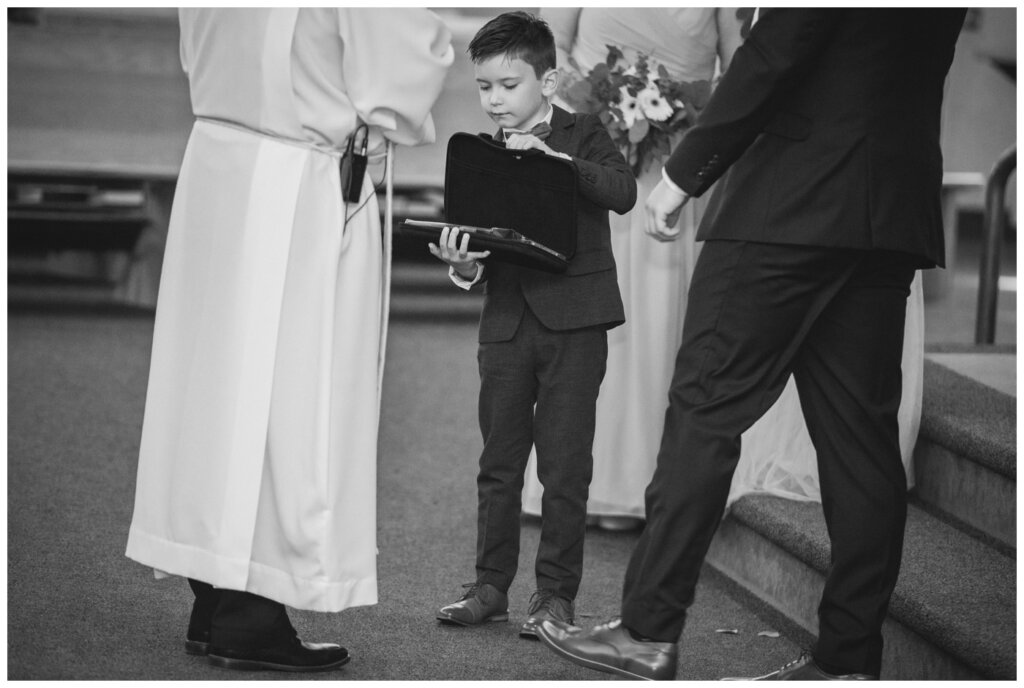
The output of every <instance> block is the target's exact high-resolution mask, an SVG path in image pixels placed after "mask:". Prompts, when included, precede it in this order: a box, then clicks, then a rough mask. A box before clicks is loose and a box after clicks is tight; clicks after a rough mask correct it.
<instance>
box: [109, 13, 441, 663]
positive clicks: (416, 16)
mask: <svg viewBox="0 0 1024 688" xmlns="http://www.w3.org/2000/svg"><path fill="white" fill-rule="evenodd" d="M180 23H181V59H182V64H183V66H184V69H185V71H186V72H187V74H188V79H189V88H190V95H191V101H192V108H193V111H194V114H195V117H196V121H195V125H194V127H193V130H192V133H191V137H190V139H189V143H188V147H187V149H186V152H185V157H184V160H183V162H182V166H181V172H180V176H179V179H178V185H177V190H176V195H175V199H174V204H173V210H172V213H171V219H170V228H169V233H168V239H167V247H166V254H165V259H164V264H163V271H162V275H161V283H160V291H159V297H158V303H157V311H156V323H155V330H154V338H153V350H152V360H151V364H150V366H151V367H150V377H149V387H148V391H147V398H146V409H145V418H144V422H143V428H142V439H141V447H140V454H139V466H138V477H137V486H136V494H135V510H134V514H133V518H132V523H131V528H130V532H129V537H128V545H127V552H126V554H127V556H128V557H130V558H131V559H134V560H136V561H138V562H140V563H142V564H144V565H146V566H149V567H152V568H153V569H155V570H156V571H157V575H158V577H160V576H163V575H165V574H172V575H177V576H183V577H187V578H188V579H190V582H191V583H192V584H193V589H194V590H195V591H196V592H197V599H196V605H195V606H194V607H193V618H192V622H191V623H190V626H189V633H188V635H187V644H186V649H187V650H188V651H189V652H191V653H193V654H208V655H209V657H210V661H211V662H212V663H215V664H219V665H220V666H228V667H235V668H270V669H286V670H315V669H321V668H333V666H338V665H340V664H343V663H344V662H345V661H348V656H347V652H345V651H344V649H343V648H338V647H337V646H331V647H330V648H328V647H326V646H314V645H311V644H306V643H302V642H301V641H299V640H298V639H297V638H295V637H294V636H295V633H294V630H290V633H289V632H288V631H289V629H291V626H290V623H289V622H288V620H287V616H286V615H285V614H284V605H288V606H291V607H294V608H298V609H306V610H315V611H321V612H337V611H340V610H343V609H346V608H348V607H352V606H357V605H370V604H375V603H376V602H377V576H376V501H375V494H376V461H377V429H378V416H379V406H380V382H381V372H382V365H383V352H384V346H385V341H384V340H385V336H386V298H387V293H388V286H389V285H388V284H387V281H388V275H389V274H390V273H389V270H388V265H387V261H388V260H389V258H390V256H389V255H388V251H387V250H386V249H385V248H384V247H385V246H389V243H387V242H385V241H382V235H381V228H380V216H379V211H378V207H377V201H376V195H375V191H374V186H373V180H372V179H371V178H370V175H369V174H366V175H364V178H363V183H362V191H361V196H360V198H359V200H358V201H352V202H345V201H344V200H343V198H342V193H341V181H340V173H339V162H340V159H341V156H342V153H343V152H344V150H345V147H346V143H347V142H348V140H349V137H351V136H353V134H354V133H356V131H357V128H361V126H362V125H364V124H365V125H366V129H367V130H368V152H369V154H370V155H371V156H373V155H379V154H382V153H383V151H384V149H385V144H386V142H391V143H393V144H399V145H416V144H421V143H428V142H431V141H433V139H434V124H433V120H432V119H431V116H430V109H431V107H432V105H433V104H434V102H435V100H436V99H437V98H438V96H439V95H440V93H441V88H442V83H443V81H444V78H445V74H446V72H447V70H448V68H449V66H450V65H451V64H452V61H453V57H454V56H453V50H452V47H451V44H450V43H451V34H450V32H449V31H448V29H447V28H446V27H445V26H444V24H443V23H442V22H441V20H440V19H439V18H438V17H437V16H436V15H434V14H433V13H431V12H428V11H427V10H423V9H372V8H358V9H333V8H313V9H298V8H284V9H269V8H266V9H263V8H261V9H192V8H189V9H182V10H180ZM362 135H363V131H362V130H360V132H359V138H358V143H360V144H361V141H362ZM225 596H230V597H232V599H233V600H234V604H235V606H239V605H241V606H242V607H245V606H246V605H248V607H247V608H248V611H247V612H245V613H243V614H241V616H238V615H236V617H237V618H235V619H234V620H232V619H229V618H227V617H228V616H230V614H231V610H230V609H227V607H230V606H231V605H228V604H227V602H225V599H224V598H225ZM240 600H241V602H240ZM254 605H255V607H259V606H260V605H263V607H264V611H265V612H266V613H263V614H262V615H260V614H258V613H256V612H254V611H253V610H254V609H255V607H254ZM218 607H219V608H220V612H218V611H217V609H218ZM221 612H223V616H224V617H225V618H223V619H222V618H221ZM282 615H283V616H282ZM197 617H198V618H197ZM256 617H259V618H260V619H263V620H264V621H266V620H267V619H270V621H267V623H269V624H270V625H271V626H273V628H272V629H270V630H268V631H267V632H266V633H263V634H262V636H261V637H260V638H256V636H257V635H260V634H259V633H257V630H258V628H257V629H256V630H254V626H253V624H254V623H255V624H256V626H257V627H258V626H259V623H257V622H255V621H254V618H256ZM282 618H283V621H282ZM211 619H212V621H211ZM232 624H234V628H232ZM242 627H245V628H248V630H249V631H251V632H250V633H248V634H247V633H246V632H243V630H240V629H241V628H242ZM211 628H212V635H211V630H210V629H211ZM218 629H220V630H218ZM235 631H237V632H235ZM219 633H220V636H218V634H219ZM218 638H220V639H218ZM271 643H277V645H278V647H277V649H276V650H275V651H276V652H277V653H278V654H276V655H275V654H273V652H271V651H270V650H267V649H266V647H263V648H260V647H256V646H257V645H260V644H262V645H268V644H271ZM282 648H283V649H282ZM327 665H331V666H327Z"/></svg>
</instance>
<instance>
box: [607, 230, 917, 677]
mask: <svg viewBox="0 0 1024 688" xmlns="http://www.w3.org/2000/svg"><path fill="white" fill-rule="evenodd" d="M913 260H914V259H913V258H912V257H910V256H907V255H905V254H900V253H895V252H888V251H861V250H852V249H827V248H817V247H802V246H793V245H780V244H763V243H755V242H744V241H708V242H706V244H705V246H704V248H703V250H702V252H701V255H700V258H699V260H698V263H697V266H696V268H695V272H694V276H693V281H692V283H691V286H690V292H689V306H688V310H687V313H686V320H685V323H684V329H683V342H682V345H681V347H680V350H679V354H678V357H677V359H676V365H675V372H674V377H673V381H672V386H671V388H670V391H669V408H668V411H667V412H666V416H665V431H664V434H663V439H662V445H661V450H660V452H659V455H658V461H657V469H656V471H655V474H654V477H653V479H652V480H651V483H650V485H649V486H648V488H647V493H646V509H647V520H648V525H647V528H646V529H645V530H644V532H643V533H642V535H641V537H640V541H639V543H638V545H637V548H636V550H635V551H634V553H633V556H632V559H631V561H630V564H629V568H628V570H627V573H626V579H625V586H624V593H623V606H622V613H623V617H622V618H623V623H624V624H625V625H626V626H627V627H628V628H631V629H632V630H634V631H636V632H638V633H641V634H643V635H645V636H647V637H650V638H652V639H654V640H660V641H671V642H675V641H676V640H677V639H678V638H679V636H680V633H681V631H682V628H683V624H684V621H685V617H686V610H687V608H688V607H689V606H690V605H691V604H692V602H693V598H694V590H695V587H696V583H697V578H698V576H699V573H700V568H701V565H702V563H703V561H704V557H705V555H706V553H707V550H708V547H709V545H710V542H711V539H712V537H713V535H714V533H715V530H716V528H717V526H718V523H719V521H720V520H721V518H722V515H723V511H724V507H725V502H726V498H727V495H728V492H729V486H730V482H731V479H732V475H733V472H734V470H735V468H736V464H737V462H738V460H739V454H740V440H739V437H740V435H741V434H742V433H743V432H744V431H745V430H746V429H747V428H749V427H750V426H751V425H752V424H753V423H754V422H755V421H756V420H757V419H758V418H760V417H761V415H763V414H764V412H765V411H767V409H768V408H770V407H771V405H772V404H773V403H774V402H775V400H776V399H777V398H778V397H779V395H780V394H781V393H782V390H783V388H784V386H785V384H786V381H787V379H788V376H789V375H790V374H792V375H793V376H794V378H795V380H796V384H797V389H798V391H799V395H800V402H801V406H802V407H803V412H804V416H805V419H806V421H807V426H808V431H809V434H810V436H811V440H812V442H813V444H814V446H815V449H816V451H817V454H818V467H819V474H820V481H821V493H822V506H823V509H824V514H825V520H826V524H827V526H828V530H829V535H830V537H831V541H832V566H831V567H830V569H829V573H828V578H827V580H826V584H825V591H824V594H823V598H822V602H821V606H820V608H819V617H820V632H819V641H818V646H817V648H816V650H815V653H814V656H815V659H816V660H817V661H818V662H819V663H820V664H822V666H823V667H825V668H827V669H828V670H834V671H836V672H837V673H848V672H863V673H867V674H872V675H876V676H877V675H878V674H879V669H880V665H881V647H882V638H881V624H882V620H883V619H884V617H885V614H886V610H887V607H888V602H889V598H890V596H891V594H892V590H893V587H894V586H895V583H896V578H897V576H898V573H899V565H900V557H901V553H902V546H903V530H904V524H905V521H906V490H907V487H906V476H905V474H904V469H903V465H902V461H901V458H900V448H899V436H898V425H897V411H898V408H899V402H900V392H901V372H900V362H901V357H902V350H903V334H904V320H905V315H906V298H907V295H908V293H909V287H910V282H911V280H912V278H913V275H914V269H915V268H914V263H913ZM844 514H845V515H850V514H856V515H857V520H856V522H853V521H850V520H847V519H846V518H843V517H842V516H843V515H844Z"/></svg>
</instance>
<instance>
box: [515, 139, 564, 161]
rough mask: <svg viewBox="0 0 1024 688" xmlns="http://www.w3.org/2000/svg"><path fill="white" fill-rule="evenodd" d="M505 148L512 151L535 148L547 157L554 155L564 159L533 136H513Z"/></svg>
mask: <svg viewBox="0 0 1024 688" xmlns="http://www.w3.org/2000/svg"><path fill="white" fill-rule="evenodd" d="M505 148H509V149H511V150H530V149H531V148H535V149H537V150H539V151H543V152H544V153H546V154H547V155H554V156H556V157H564V156H563V155H562V154H561V153H556V152H555V151H553V150H551V148H549V147H548V144H546V143H544V142H543V141H541V140H540V139H539V138H537V137H536V136H534V135H533V134H512V135H511V136H509V137H508V140H507V141H505Z"/></svg>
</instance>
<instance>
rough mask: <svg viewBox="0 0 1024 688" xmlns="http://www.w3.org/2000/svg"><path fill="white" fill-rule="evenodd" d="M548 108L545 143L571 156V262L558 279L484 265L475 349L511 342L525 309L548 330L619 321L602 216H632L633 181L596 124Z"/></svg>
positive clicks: (619, 302)
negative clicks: (574, 182) (574, 188)
mask: <svg viewBox="0 0 1024 688" xmlns="http://www.w3.org/2000/svg"><path fill="white" fill-rule="evenodd" d="M552 107H553V108H554V112H553V113H552V115H551V134H550V136H549V137H548V139H547V140H546V141H545V143H547V145H548V146H549V147H551V149H552V150H555V151H558V152H560V153H567V154H569V155H571V156H572V157H573V161H574V163H575V164H576V168H577V171H578V179H579V196H580V197H579V204H578V208H579V215H578V218H577V223H576V236H577V239H576V254H575V255H574V256H573V258H572V260H571V261H570V262H569V267H568V269H567V270H566V271H565V273H563V274H553V273H548V272H542V271H540V270H532V269H530V268H523V267H519V266H516V265H510V264H506V263H500V262H498V261H491V262H489V263H488V264H487V268H486V269H485V270H484V280H485V290H486V294H487V296H486V298H485V299H484V306H483V312H482V314H481V316H480V337H479V341H480V342H503V341H508V340H509V339H511V338H512V336H513V335H514V334H515V333H516V329H517V328H518V327H519V322H520V320H522V317H523V309H524V308H525V307H526V304H527V303H528V304H529V305H530V309H531V310H532V311H533V313H534V315H536V316H537V319H538V320H540V321H541V322H542V323H543V324H544V325H545V326H546V327H548V328H549V329H552V330H574V329H578V328H581V327H591V326H605V327H607V328H612V327H615V326H616V325H621V324H622V323H623V322H624V321H625V314H624V313H623V309H622V297H621V296H620V295H619V285H618V280H617V277H616V272H615V258H614V257H613V256H612V247H611V234H610V230H609V228H608V211H609V210H614V211H615V212H617V213H619V214H620V215H621V214H623V213H625V212H628V211H629V210H630V209H632V207H633V205H634V204H635V203H636V179H635V178H634V177H633V173H632V172H631V171H630V169H629V165H627V164H626V161H625V160H624V159H623V157H622V154H621V153H620V152H619V150H618V148H616V147H615V144H614V143H612V140H611V137H610V136H609V135H608V132H607V131H606V130H605V128H604V125H602V124H601V121H600V120H599V119H598V118H597V117H595V116H593V115H580V114H570V113H568V112H566V111H565V110H563V109H562V108H559V107H557V106H552ZM500 135H501V133H500V132H499V138H500ZM495 193H501V190H500V189H495ZM523 202H524V203H529V202H530V199H528V198H524V199H523Z"/></svg>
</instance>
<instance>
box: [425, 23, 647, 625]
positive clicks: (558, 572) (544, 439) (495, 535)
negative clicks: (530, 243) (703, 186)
mask: <svg viewBox="0 0 1024 688" xmlns="http://www.w3.org/2000/svg"><path fill="white" fill-rule="evenodd" d="M469 52H470V56H471V58H472V60H473V63H474V71H475V74H476V81H477V84H478V87H479V90H480V104H481V106H482V107H483V109H484V112H486V113H487V114H488V115H489V116H490V117H491V119H493V120H494V121H495V122H496V123H497V124H498V125H500V126H501V131H500V132H499V134H498V139H499V140H501V139H504V141H505V145H506V146H507V147H509V148H512V149H517V150H526V149H537V150H540V151H543V152H544V153H546V154H548V155H554V156H559V157H562V158H565V159H567V160H571V161H572V163H573V165H574V166H575V168H576V170H577V174H578V180H579V183H578V188H579V202H578V217H577V237H578V238H577V247H576V253H575V255H574V256H573V258H572V260H571V261H570V263H569V267H568V269H567V270H566V272H565V273H564V274H551V273H545V272H540V271H537V270H532V269H529V268H523V267H518V266H513V265H510V264H503V263H500V262H496V261H492V262H490V263H488V264H487V266H486V268H485V267H484V266H483V265H482V264H481V263H480V262H479V261H480V260H482V259H484V258H486V257H487V256H488V255H489V253H488V252H486V251H485V252H474V251H470V250H468V248H469V247H468V241H469V235H468V234H463V235H462V237H461V241H460V236H459V231H458V230H457V229H455V228H452V229H451V230H450V231H449V229H448V228H445V229H444V230H442V233H441V236H440V238H439V242H438V245H431V246H430V251H431V252H432V253H433V254H434V255H435V256H437V257H438V258H440V259H441V260H443V261H445V262H446V263H448V265H449V266H450V275H451V277H452V279H453V281H455V283H456V284H458V285H459V286H461V287H463V288H465V289H469V288H471V287H472V286H473V285H475V284H478V283H480V282H482V281H486V285H487V286H486V298H485V300H484V307H483V313H482V315H481V319H480V337H479V341H480V349H479V354H478V361H479V366H480V405H479V414H480V429H481V432H482V434H483V440H484V448H483V452H482V453H481V455H480V472H479V475H478V477H477V488H478V496H479V512H478V521H477V555H476V581H475V582H474V583H473V584H471V585H469V586H467V587H468V588H469V590H468V592H467V593H466V594H465V595H463V596H462V598H461V599H459V600H458V601H457V602H455V603H453V604H450V605H447V606H445V607H443V608H441V610H440V611H439V612H438V614H437V618H438V619H439V620H441V621H442V622H447V623H455V624H460V625H464V626H474V625H477V624H481V623H484V622H487V621H507V620H508V588H509V586H510V585H511V584H512V579H513V577H514V576H515V574H516V568H517V564H518V561H519V528H520V526H519V517H520V510H521V493H522V488H523V474H524V471H525V468H526V463H527V460H528V459H529V456H530V449H531V447H532V446H533V445H536V447H537V473H538V477H539V478H540V482H541V484H542V485H543V486H544V496H543V501H542V507H541V510H542V526H541V539H540V547H539V549H538V552H537V560H536V576H537V591H536V592H535V593H534V595H533V597H532V598H531V601H530V606H529V608H528V613H527V621H526V623H525V624H524V625H523V627H522V629H521V630H520V635H522V636H524V637H532V636H534V628H535V625H536V623H538V622H539V620H543V619H555V620H558V621H562V622H567V623H572V621H573V616H574V610H573V600H574V599H575V597H576V592H577V590H578V588H579V583H580V578H581V576H582V569H583V537H584V531H585V529H586V505H587V493H588V490H589V486H590V478H591V473H592V468H593V455H592V453H591V452H592V445H593V436H594V409H595V403H596V401H597V394H598V390H599V388H600V386H601V380H602V378H603V377H604V372H605V361H606V359H607V355H608V340H607V330H608V329H610V328H612V327H615V326H617V325H621V324H622V323H623V322H624V320H625V316H624V314H623V308H622V299H621V298H620V296H619V289H618V284H617V281H616V273H615V260H614V258H613V256H612V250H611V243H610V242H611V238H610V230H609V227H608V211H609V210H614V211H616V212H618V213H625V212H627V211H628V210H630V209H631V208H632V207H633V204H634V203H635V202H636V180H635V179H634V177H633V175H632V173H631V172H630V169H629V166H628V165H627V164H626V162H625V160H624V159H623V157H622V155H621V153H620V152H619V151H618V149H617V148H616V146H615V144H613V143H612V140H611V137H610V136H609V135H608V132H607V131H606V130H605V129H604V126H603V125H602V124H601V122H600V120H599V119H598V118H597V117H596V116H593V115H572V114H569V113H568V112H566V111H565V110H562V109H560V108H557V107H554V106H552V105H551V102H550V99H551V97H552V96H553V95H554V93H555V89H556V88H557V85H558V72H557V70H556V68H555V43H554V38H553V37H552V35H551V31H550V29H549V28H548V27H547V24H545V23H544V22H543V21H542V20H540V19H537V18H536V17H533V16H532V15H529V14H526V13H524V12H510V13H506V14H502V15H500V16H498V17H496V18H495V19H493V20H491V21H490V22H488V23H487V24H486V25H485V26H484V27H483V28H482V29H480V31H479V32H478V33H477V35H476V36H475V37H474V38H473V41H472V42H471V43H470V45H469ZM501 192H502V190H501V189H495V193H501ZM523 202H524V203H529V202H530V199H529V198H524V199H523Z"/></svg>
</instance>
